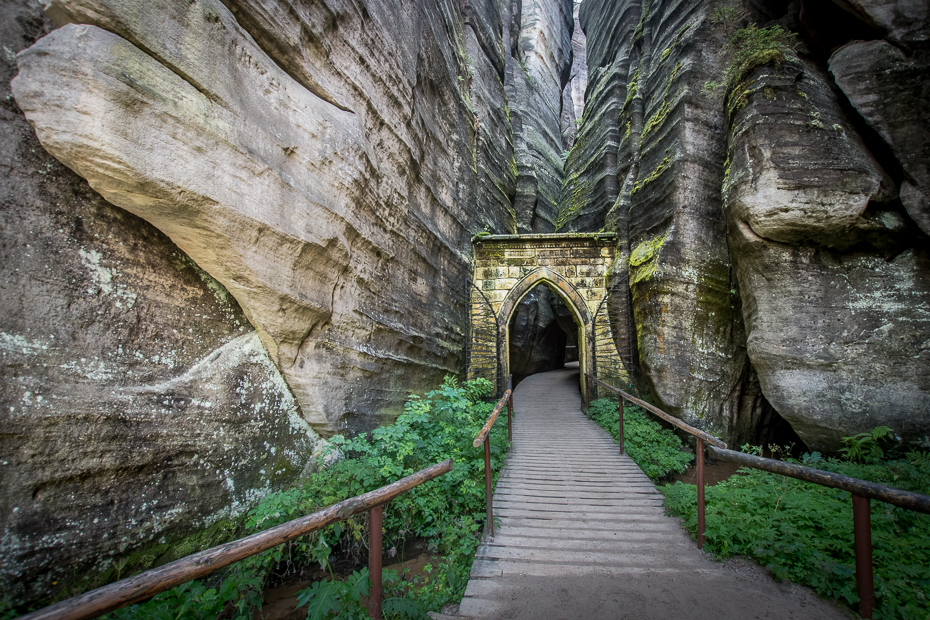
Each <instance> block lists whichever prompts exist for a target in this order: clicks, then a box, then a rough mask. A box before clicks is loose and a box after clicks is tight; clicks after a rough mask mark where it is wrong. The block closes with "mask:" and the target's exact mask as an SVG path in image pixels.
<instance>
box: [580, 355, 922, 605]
mask: <svg viewBox="0 0 930 620" xmlns="http://www.w3.org/2000/svg"><path fill="white" fill-rule="evenodd" d="M587 379H591V380H592V381H595V382H597V383H599V384H601V385H603V386H604V387H606V388H607V389H609V390H612V391H613V392H615V393H616V394H618V395H619V397H620V401H621V416H622V415H623V414H622V411H623V409H622V402H623V400H628V401H630V402H632V403H636V404H637V405H639V406H640V407H643V408H644V409H647V410H648V411H650V412H652V413H654V414H656V415H657V416H659V417H660V418H662V419H663V420H667V421H668V422H670V423H671V424H673V425H675V426H677V427H678V428H680V429H682V430H684V431H687V432H688V433H691V434H692V435H694V436H695V437H696V438H697V446H696V449H695V457H696V458H697V470H698V473H697V478H698V485H697V513H698V514H697V521H698V522H697V539H698V546H699V547H703V545H704V442H706V443H708V444H710V445H709V446H708V447H707V449H708V451H709V452H710V454H711V455H712V456H714V457H716V458H718V459H720V460H722V461H731V462H734V463H739V464H740V465H744V466H746V467H752V468H755V469H761V470H763V471H769V472H772V473H775V474H781V475H782V476H788V477H790V478H797V479H798V480H804V481H805V482H812V483H814V484H819V485H821V486H825V487H830V488H833V489H841V490H843V491H849V492H850V493H852V504H853V537H854V540H855V547H856V549H855V554H856V591H857V592H858V594H859V615H860V616H862V617H863V618H871V617H872V611H873V610H874V608H875V587H874V583H873V574H872V535H871V522H870V518H871V517H870V511H869V500H870V499H877V500H879V501H882V502H885V503H888V504H892V505H894V506H899V507H901V508H906V509H908V510H914V511H916V512H923V513H927V514H930V495H923V494H922V493H914V492H912V491H904V490H902V489H896V488H894V487H890V486H886V485H884V484H878V483H875V482H868V481H867V480H860V479H858V478H853V477H851V476H845V475H843V474H835V473H832V472H828V471H823V470H821V469H814V468H813V467H806V466H804V465H797V464H795V463H786V462H785V461H777V460H775V459H767V458H763V457H761V456H755V455H753V454H745V453H743V452H736V451H734V450H728V449H727V444H725V443H724V442H722V441H720V440H719V439H717V438H716V437H714V436H713V435H708V434H707V433H705V432H703V431H699V430H698V429H696V428H694V427H691V426H688V425H687V424H685V423H684V422H682V421H681V420H679V419H678V418H673V417H672V416H670V415H668V414H667V413H665V412H664V411H662V410H661V409H659V408H658V407H655V406H653V405H650V404H649V403H647V402H644V401H642V400H640V399H638V398H636V397H635V396H631V395H630V394H627V393H626V392H624V391H623V390H621V389H619V388H615V387H614V386H612V385H610V384H609V383H605V382H604V381H601V380H600V379H598V378H597V377H592V376H591V375H589V374H587V373H585V401H587V399H588V397H589V396H588V387H587ZM621 419H622V418H621ZM620 433H621V436H622V433H623V426H622V423H621V427H620ZM621 441H622V439H621ZM621 445H622V444H621Z"/></svg>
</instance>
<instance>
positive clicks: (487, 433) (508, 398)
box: [472, 375, 513, 537]
mask: <svg viewBox="0 0 930 620" xmlns="http://www.w3.org/2000/svg"><path fill="white" fill-rule="evenodd" d="M504 405H507V441H510V442H513V375H510V376H509V377H507V391H506V392H504V395H503V396H501V399H500V400H499V401H497V405H496V406H495V407H494V411H492V412H491V415H489V416H488V421H487V422H485V423H484V426H483V427H482V428H481V430H480V431H479V432H478V435H477V436H476V437H475V441H474V442H472V445H473V446H474V447H476V448H477V447H478V446H480V445H481V444H482V443H483V444H484V497H485V503H486V505H487V512H488V525H487V528H488V533H489V534H490V535H491V536H492V537H493V536H494V504H493V495H494V492H493V490H492V489H491V427H493V426H494V423H495V422H496V421H497V416H499V415H500V413H501V410H502V409H503V408H504Z"/></svg>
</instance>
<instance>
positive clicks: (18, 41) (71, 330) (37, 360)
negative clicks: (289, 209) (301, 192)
mask: <svg viewBox="0 0 930 620" xmlns="http://www.w3.org/2000/svg"><path fill="white" fill-rule="evenodd" d="M51 27H52V24H51V23H49V22H48V21H47V20H44V19H43V18H42V15H41V11H40V10H39V7H37V6H35V4H34V3H29V2H23V3H19V4H14V3H7V4H5V5H4V6H3V7H2V8H0V40H2V44H3V45H4V46H6V48H7V49H8V50H10V52H11V53H9V54H6V55H5V56H4V57H3V58H2V59H0V101H2V104H0V142H2V143H3V144H4V155H5V157H4V173H3V175H2V176H0V384H2V387H0V428H2V433H0V588H2V589H3V593H4V599H9V601H11V602H15V603H23V602H29V601H36V600H40V599H46V600H47V598H48V597H51V596H60V595H63V594H64V593H66V592H68V591H69V590H70V589H71V588H72V587H79V586H80V585H84V586H87V585H91V584H93V583H100V582H101V581H102V580H105V579H107V578H108V577H111V576H112V577H115V576H116V574H117V569H116V565H115V562H116V561H117V560H119V565H120V566H122V574H123V575H124V576H125V575H126V574H127V572H130V571H133V570H139V569H141V568H145V567H148V566H151V565H152V564H153V563H156V562H160V561H166V560H170V559H174V558H175V557H179V556H181V555H184V554H186V553H190V552H192V551H195V550H197V549H199V548H201V547H203V546H209V545H211V544H216V543H218V542H221V541H223V540H224V539H225V538H226V537H228V536H230V535H231V533H232V529H231V528H232V526H233V525H234V522H235V521H237V520H238V518H239V517H240V516H241V514H242V513H243V512H244V511H245V510H246V509H247V508H249V507H251V506H252V505H253V504H254V502H255V501H256V500H257V499H258V498H259V497H261V496H262V495H264V494H265V493H267V492H268V491H269V490H271V489H277V488H281V487H282V486H284V485H286V484H292V483H293V482H294V481H295V480H297V479H298V477H299V476H300V474H301V473H302V471H303V470H304V468H305V467H306V466H307V465H308V464H309V463H310V461H311V454H312V452H313V450H314V449H315V447H316V446H317V444H318V443H319V441H320V439H319V436H318V435H317V434H316V433H314V432H313V431H312V430H311V429H310V428H309V426H308V425H307V423H306V422H305V421H304V420H303V418H302V416H301V415H300V409H299V407H298V406H297V404H296V402H295V400H294V398H293V396H292V395H291V393H290V391H289V390H288V388H287V386H286V385H285V383H284V381H283V379H282V376H281V374H280V373H279V371H278V370H277V369H276V368H275V366H274V365H273V364H272V363H271V360H270V359H269V357H268V355H267V353H266V352H265V351H264V349H263V348H262V346H261V344H260V342H259V340H258V337H257V335H256V334H255V331H254V330H253V329H252V327H251V326H250V325H249V323H248V321H247V320H246V317H245V315H244V314H243V312H242V310H241V309H240V307H239V306H238V304H237V303H236V301H235V300H234V299H233V298H232V297H231V296H230V295H229V293H228V292H227V291H226V289H225V288H224V287H223V286H222V285H221V284H220V283H218V282H217V281H216V280H214V279H213V278H212V277H210V276H209V275H208V274H207V273H205V272H204V271H203V270H201V269H200V268H198V267H197V266H196V265H195V264H194V263H193V262H192V261H191V260H190V259H189V258H188V257H187V256H185V255H184V253H183V252H181V251H180V250H179V249H178V247H177V246H176V245H175V244H173V243H172V242H171V241H170V240H169V239H168V238H167V237H166V236H165V235H163V234H162V233H161V232H159V231H158V230H156V229H155V228H154V227H152V226H151V225H150V224H148V223H146V222H145V221H143V220H141V219H139V218H137V217H136V216H134V215H132V214H130V213H127V212H126V211H124V210H122V209H118V208H116V207H114V206H112V205H110V204H109V203H107V202H106V201H104V200H103V199H102V198H101V197H100V195H99V194H97V193H96V192H94V191H92V190H91V189H90V188H89V187H88V186H87V183H86V182H85V181H84V180H83V179H81V178H80V177H78V176H77V175H75V174H74V173H73V172H71V171H70V170H68V169H67V168H65V167H64V166H62V165H61V164H60V163H59V162H57V161H56V160H55V159H54V158H52V157H51V156H50V155H49V154H48V153H46V152H45V151H44V150H43V149H42V147H41V145H40V144H39V142H38V140H37V139H36V136H35V132H34V131H33V129H32V127H30V126H29V124H28V122H27V121H26V119H25V118H24V117H23V115H22V113H21V111H20V110H19V109H18V107H17V106H16V103H15V102H14V101H13V99H12V97H11V95H10V90H9V81H10V79H11V78H12V77H13V75H14V74H15V72H16V63H15V58H14V57H13V56H12V52H16V51H19V50H21V49H24V48H26V47H28V46H29V45H31V44H32V43H33V42H34V41H35V39H36V38H38V37H40V36H42V35H43V34H45V33H46V32H47V30H48V29H50V28H51ZM89 579H94V580H96V581H88V580H89ZM53 583H54V584H55V585H53Z"/></svg>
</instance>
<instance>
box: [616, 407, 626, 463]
mask: <svg viewBox="0 0 930 620" xmlns="http://www.w3.org/2000/svg"><path fill="white" fill-rule="evenodd" d="M617 400H618V401H619V402H620V405H619V406H618V407H617V408H618V409H619V410H620V454H626V450H624V449H623V397H622V396H618V397H617Z"/></svg>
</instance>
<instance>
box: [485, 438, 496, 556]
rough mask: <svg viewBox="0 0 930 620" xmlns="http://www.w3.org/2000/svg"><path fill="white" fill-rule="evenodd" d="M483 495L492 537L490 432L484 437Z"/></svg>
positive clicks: (492, 508) (492, 509)
mask: <svg viewBox="0 0 930 620" xmlns="http://www.w3.org/2000/svg"><path fill="white" fill-rule="evenodd" d="M484 496H485V500H486V501H487V503H488V532H489V533H490V535H491V538H494V507H493V506H492V505H491V501H492V499H491V498H492V493H491V434H490V433H488V435H487V437H485V438H484Z"/></svg>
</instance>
